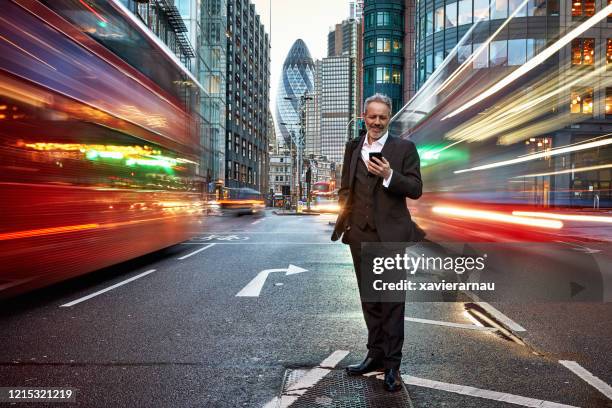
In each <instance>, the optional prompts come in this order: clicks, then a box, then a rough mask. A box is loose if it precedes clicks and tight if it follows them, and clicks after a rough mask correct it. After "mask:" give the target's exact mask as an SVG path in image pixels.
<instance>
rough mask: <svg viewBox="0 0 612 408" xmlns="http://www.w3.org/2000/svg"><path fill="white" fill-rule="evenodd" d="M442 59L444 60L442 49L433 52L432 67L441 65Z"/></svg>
mask: <svg viewBox="0 0 612 408" xmlns="http://www.w3.org/2000/svg"><path fill="white" fill-rule="evenodd" d="M442 61H444V54H443V53H442V51H436V52H435V54H434V69H436V68H438V67H439V66H440V65H442Z"/></svg>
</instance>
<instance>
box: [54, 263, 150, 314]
mask: <svg viewBox="0 0 612 408" xmlns="http://www.w3.org/2000/svg"><path fill="white" fill-rule="evenodd" d="M153 272H155V269H151V270H149V271H146V272H143V273H141V274H140V275H136V276H132V277H131V278H129V279H126V280H124V281H123V282H119V283H116V284H114V285H112V286H109V287H108V288H106V289H102V290H99V291H97V292H94V293H92V294H91V295H87V296H84V297H82V298H79V299H76V300H73V301H72V302H68V303H66V304H64V305H61V306H60V307H71V306H74V305H76V304H77V303H81V302H84V301H86V300H88V299H91V298H92V297H94V296H98V295H101V294H102V293H105V292H108V291H109V290H113V289H115V288H118V287H119V286H122V285H125V284H126V283H130V282H131V281H134V280H136V279H139V278H142V277H143V276H146V275H148V274H150V273H153Z"/></svg>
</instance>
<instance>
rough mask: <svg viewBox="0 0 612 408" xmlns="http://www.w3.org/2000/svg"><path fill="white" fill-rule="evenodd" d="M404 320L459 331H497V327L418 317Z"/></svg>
mask: <svg viewBox="0 0 612 408" xmlns="http://www.w3.org/2000/svg"><path fill="white" fill-rule="evenodd" d="M404 320H406V321H407V322H415V323H424V324H433V325H436V326H447V327H456V328H458V329H468V330H479V331H486V332H492V331H496V330H497V329H496V328H495V327H484V326H476V325H475V324H465V323H453V322H444V321H440V320H429V319H419V318H417V317H405V318H404Z"/></svg>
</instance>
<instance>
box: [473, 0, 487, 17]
mask: <svg viewBox="0 0 612 408" xmlns="http://www.w3.org/2000/svg"><path fill="white" fill-rule="evenodd" d="M488 19H489V1H488V0H474V22H476V21H481V20H488Z"/></svg>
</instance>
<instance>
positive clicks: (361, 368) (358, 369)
mask: <svg viewBox="0 0 612 408" xmlns="http://www.w3.org/2000/svg"><path fill="white" fill-rule="evenodd" d="M382 369H383V365H382V362H380V361H378V360H376V359H374V358H372V357H366V359H365V360H363V361H362V362H361V363H359V364H352V365H350V366H347V367H346V373H347V374H348V375H363V374H367V373H371V372H372V371H382Z"/></svg>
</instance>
